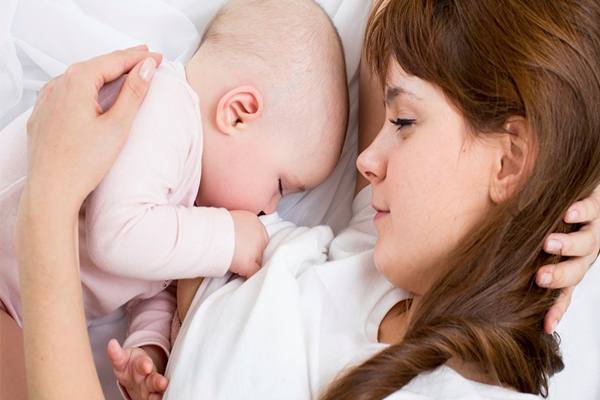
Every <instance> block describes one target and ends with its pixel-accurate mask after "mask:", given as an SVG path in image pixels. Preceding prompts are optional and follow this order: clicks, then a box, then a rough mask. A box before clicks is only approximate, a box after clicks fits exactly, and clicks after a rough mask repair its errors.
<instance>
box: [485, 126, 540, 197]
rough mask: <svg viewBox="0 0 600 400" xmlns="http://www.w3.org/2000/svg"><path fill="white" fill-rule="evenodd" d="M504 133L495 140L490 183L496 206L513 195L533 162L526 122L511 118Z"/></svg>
mask: <svg viewBox="0 0 600 400" xmlns="http://www.w3.org/2000/svg"><path fill="white" fill-rule="evenodd" d="M504 131H505V132H504V133H502V134H500V135H499V136H498V143H499V147H498V154H497V158H496V163H495V165H494V168H493V170H492V179H491V183H490V198H491V200H492V201H493V202H494V203H497V204H498V203H502V202H504V201H506V200H508V199H509V198H510V197H511V196H513V195H514V194H515V193H516V191H517V190H518V189H519V187H520V185H521V184H522V183H523V182H525V180H526V179H527V177H528V176H529V174H530V173H531V170H532V169H533V164H534V161H535V160H534V158H535V147H534V139H535V138H534V136H533V134H532V132H531V128H530V126H529V123H528V122H527V120H526V119H525V118H523V117H511V118H510V119H509V120H508V121H507V122H506V124H505V125H504Z"/></svg>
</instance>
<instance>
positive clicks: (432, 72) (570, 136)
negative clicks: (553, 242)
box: [323, 0, 600, 400]
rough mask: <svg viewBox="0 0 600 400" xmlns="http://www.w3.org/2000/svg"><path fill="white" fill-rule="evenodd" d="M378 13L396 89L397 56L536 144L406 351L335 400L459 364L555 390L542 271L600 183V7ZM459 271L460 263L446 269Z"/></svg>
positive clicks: (382, 390) (441, 3)
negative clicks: (569, 216)
mask: <svg viewBox="0 0 600 400" xmlns="http://www.w3.org/2000/svg"><path fill="white" fill-rule="evenodd" d="M374 10H376V11H374V12H372V14H371V16H370V19H369V22H368V26H367V33H366V38H365V51H366V59H367V62H368V63H369V65H370V66H371V68H372V70H373V71H374V72H375V73H376V75H377V76H378V77H379V78H380V79H381V80H382V81H385V77H386V74H387V69H388V66H389V64H390V62H391V61H396V62H398V64H399V65H400V66H401V67H402V68H403V69H404V71H406V72H407V73H408V74H411V75H414V76H417V77H419V78H420V79H423V80H425V81H427V82H429V83H432V84H434V85H436V86H437V87H439V88H441V90H442V91H443V93H444V94H445V96H446V97H447V99H448V100H449V101H450V103H452V104H453V105H454V106H455V107H456V108H457V109H458V110H459V111H460V112H461V114H462V115H463V116H464V118H465V121H466V122H467V124H468V125H469V127H470V128H472V130H473V131H474V132H476V134H477V135H485V134H486V133H493V132H502V131H503V126H505V124H506V122H507V120H508V119H509V118H510V117H513V116H522V117H525V118H526V121H527V123H528V124H529V128H530V129H531V132H533V135H534V136H535V141H536V143H537V147H538V148H537V155H536V161H535V166H534V167H533V170H532V172H531V174H530V175H529V177H528V179H527V180H526V181H525V182H522V185H521V186H520V190H519V191H518V193H516V194H515V195H514V196H513V197H512V198H511V199H509V200H508V201H506V202H504V203H502V204H500V205H497V206H496V207H494V208H493V209H492V211H491V212H490V213H489V214H488V215H486V216H485V218H484V220H482V221H481V222H480V223H479V224H477V226H476V227H474V228H473V229H472V230H471V231H470V232H469V233H468V234H467V235H465V236H464V238H463V239H462V240H461V242H460V244H459V245H458V247H457V248H456V249H454V250H453V252H452V254H451V255H450V256H449V257H448V259H447V263H446V264H445V265H444V268H445V269H444V273H443V274H442V276H441V277H440V279H438V280H437V281H436V282H435V283H434V284H433V286H432V287H431V289H430V290H428V292H427V293H425V294H424V296H423V298H422V301H421V302H420V303H419V305H418V306H416V309H415V310H412V311H413V315H412V317H411V320H410V325H409V327H408V330H407V332H406V334H405V336H404V339H403V341H402V342H401V343H398V344H394V345H392V346H390V347H388V348H386V349H385V350H384V351H382V352H381V353H379V354H377V355H375V356H374V357H372V358H371V359H369V360H367V361H366V362H364V363H363V364H361V365H359V366H357V367H355V368H353V369H351V370H350V371H349V372H347V373H346V374H344V375H343V376H341V377H340V378H338V379H337V380H336V381H334V382H333V384H332V386H331V387H330V388H329V389H328V391H327V393H326V394H325V395H324V396H323V399H326V400H329V399H336V400H339V399H353V400H355V399H380V398H384V397H386V396H387V395H389V394H391V393H393V392H394V391H396V390H398V389H399V388H401V387H402V386H404V385H406V384H407V383H408V382H409V381H410V380H411V379H412V378H414V377H415V376H417V375H418V374H420V373H422V372H426V371H429V370H432V369H435V368H436V367H438V366H440V365H442V364H445V363H446V362H448V361H449V360H450V359H451V358H452V359H458V360H461V361H464V362H467V363H475V365H477V366H478V367H479V368H480V369H481V370H482V371H485V372H486V373H487V374H488V376H489V377H491V378H492V379H493V380H494V381H496V382H497V384H499V385H504V386H509V387H512V388H515V389H517V390H519V391H521V392H528V393H533V394H541V395H542V396H544V397H545V396H547V395H548V378H549V376H551V375H552V374H554V373H556V372H558V371H560V370H561V369H562V368H563V363H562V360H561V357H560V354H559V343H558V336H557V335H556V334H554V335H548V334H545V333H544V332H543V321H544V315H545V313H546V312H547V310H548V309H549V308H550V306H551V305H552V304H553V303H554V301H555V300H556V298H557V296H558V294H559V291H558V290H552V289H544V288H540V287H538V286H537V285H536V284H535V274H536V271H537V270H538V268H539V267H541V266H542V265H545V264H552V263H557V262H559V261H560V260H561V257H557V256H551V255H548V254H546V253H544V251H543V247H542V246H543V242H544V239H545V238H546V237H547V236H548V234H550V233H551V232H556V231H559V232H570V231H573V230H575V229H578V226H576V225H569V224H565V223H564V222H563V221H562V218H563V215H564V213H565V212H566V210H567V208H568V207H569V205H570V204H572V203H573V202H575V201H577V200H580V199H581V198H583V197H586V196H588V195H589V194H590V193H591V192H592V191H593V189H594V188H595V187H596V185H597V184H598V181H599V177H600V68H599V65H598V64H599V63H600V22H599V21H600V3H599V2H598V1H597V0H544V1H522V0H389V1H380V2H379V4H378V5H376V7H375V8H374ZM446 268H447V269H446Z"/></svg>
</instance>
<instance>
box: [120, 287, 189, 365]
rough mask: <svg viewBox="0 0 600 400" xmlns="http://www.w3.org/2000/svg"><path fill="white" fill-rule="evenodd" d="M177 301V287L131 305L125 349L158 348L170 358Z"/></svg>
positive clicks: (129, 306) (134, 301)
mask: <svg viewBox="0 0 600 400" xmlns="http://www.w3.org/2000/svg"><path fill="white" fill-rule="evenodd" d="M176 307H177V300H176V297H175V286H173V285H171V286H170V287H169V288H167V289H165V290H163V291H162V292H160V293H158V294H157V295H156V296H154V297H150V298H148V299H142V300H133V301H131V302H130V303H129V305H128V308H129V313H130V320H129V329H128V332H127V338H126V339H125V341H124V342H123V347H124V348H125V347H141V346H147V345H154V346H158V347H160V348H161V349H163V350H164V351H165V353H166V355H167V357H168V356H169V354H170V352H171V337H170V336H171V322H172V320H173V316H174V315H175V310H176Z"/></svg>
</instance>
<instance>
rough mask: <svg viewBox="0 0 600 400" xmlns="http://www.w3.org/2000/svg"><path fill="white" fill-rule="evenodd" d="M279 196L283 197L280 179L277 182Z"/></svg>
mask: <svg viewBox="0 0 600 400" xmlns="http://www.w3.org/2000/svg"><path fill="white" fill-rule="evenodd" d="M279 194H280V195H281V197H283V185H282V184H281V179H280V180H279Z"/></svg>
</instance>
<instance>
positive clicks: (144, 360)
mask: <svg viewBox="0 0 600 400" xmlns="http://www.w3.org/2000/svg"><path fill="white" fill-rule="evenodd" d="M153 370H154V363H153V362H152V359H151V358H150V357H148V356H140V357H137V358H135V359H134V360H133V375H134V381H135V383H136V384H142V383H143V382H144V381H145V379H146V378H147V377H148V375H150V374H151V373H152V371H153Z"/></svg>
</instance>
